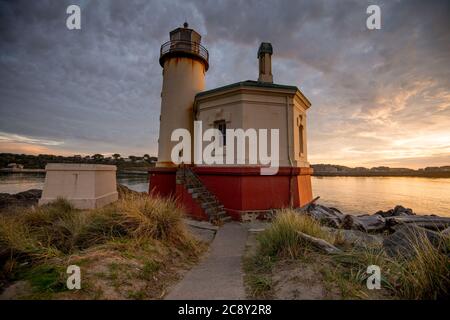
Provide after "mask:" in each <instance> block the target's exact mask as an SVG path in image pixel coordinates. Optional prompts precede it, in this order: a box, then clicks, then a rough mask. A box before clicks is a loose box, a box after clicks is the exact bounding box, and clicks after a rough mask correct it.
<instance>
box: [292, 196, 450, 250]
mask: <svg viewBox="0 0 450 320" xmlns="http://www.w3.org/2000/svg"><path fill="white" fill-rule="evenodd" d="M315 200H317V199H315ZM296 211H297V212H298V213H300V214H307V215H309V216H310V217H312V218H314V219H315V220H318V221H320V223H321V224H322V225H324V228H326V229H327V230H328V231H330V232H332V233H339V234H340V235H341V236H342V237H343V238H344V240H345V241H347V242H349V243H352V244H353V245H354V246H356V247H366V246H370V245H380V246H383V247H384V250H385V251H386V253H387V254H389V255H391V256H395V255H398V254H401V255H404V256H406V255H409V254H412V251H413V250H412V249H413V248H412V243H411V239H413V238H414V237H416V236H418V235H419V236H424V237H426V238H428V240H429V241H430V243H432V244H433V245H435V246H436V247H438V246H440V249H442V250H446V254H447V255H449V257H450V252H447V251H449V250H450V249H449V248H448V246H441V244H442V243H443V242H445V241H447V240H446V239H448V238H449V236H450V218H447V217H440V216H437V215H416V214H415V213H414V212H413V210H412V209H409V208H404V207H403V206H400V205H397V206H396V207H395V208H393V209H390V210H388V211H378V212H375V213H374V214H371V215H369V214H364V215H358V216H354V215H348V214H344V213H342V212H341V211H339V210H338V209H336V208H332V207H326V206H323V205H319V204H315V203H314V201H313V202H311V203H310V204H308V205H306V206H304V207H302V208H299V209H297V210H296ZM307 240H308V241H309V242H311V241H313V240H314V239H307ZM316 245H317V246H322V245H323V250H327V251H330V250H333V248H330V247H329V246H328V244H323V243H321V242H320V241H319V242H317V243H316Z"/></svg>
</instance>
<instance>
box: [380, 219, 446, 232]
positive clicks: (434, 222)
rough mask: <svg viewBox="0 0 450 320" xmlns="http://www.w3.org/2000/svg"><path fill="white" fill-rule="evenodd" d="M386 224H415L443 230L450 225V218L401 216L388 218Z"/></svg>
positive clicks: (392, 225) (391, 225)
mask: <svg viewBox="0 0 450 320" xmlns="http://www.w3.org/2000/svg"><path fill="white" fill-rule="evenodd" d="M386 224H387V225H388V226H389V227H390V228H392V227H394V226H396V225H403V224H414V225H417V226H420V227H423V228H426V229H433V230H443V229H445V228H447V227H448V226H450V218H445V217H437V216H399V217H390V218H386Z"/></svg>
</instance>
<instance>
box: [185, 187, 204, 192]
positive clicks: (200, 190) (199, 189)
mask: <svg viewBox="0 0 450 320" xmlns="http://www.w3.org/2000/svg"><path fill="white" fill-rule="evenodd" d="M187 191H188V192H189V193H200V192H205V191H206V190H205V188H204V187H196V188H188V189H187Z"/></svg>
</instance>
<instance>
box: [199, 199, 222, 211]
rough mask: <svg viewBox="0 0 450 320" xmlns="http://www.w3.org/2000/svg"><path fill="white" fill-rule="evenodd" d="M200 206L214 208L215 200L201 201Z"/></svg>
mask: <svg viewBox="0 0 450 320" xmlns="http://www.w3.org/2000/svg"><path fill="white" fill-rule="evenodd" d="M200 206H201V207H202V208H203V209H206V208H210V209H212V208H214V209H216V208H217V207H218V206H217V201H211V202H203V203H201V204H200Z"/></svg>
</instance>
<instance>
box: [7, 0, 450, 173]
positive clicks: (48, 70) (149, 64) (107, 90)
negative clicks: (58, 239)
mask: <svg viewBox="0 0 450 320" xmlns="http://www.w3.org/2000/svg"><path fill="white" fill-rule="evenodd" d="M378 3H379V5H380V7H381V10H382V29H381V30H377V31H369V30H367V29H366V27H365V20H366V18H367V14H366V8H367V6H368V5H369V4H372V1H366V0H364V1H356V0H347V1H339V3H337V2H333V1H326V0H316V1H256V0H245V1H244V0H241V1H197V0H189V1H181V0H179V1H177V0H173V1H144V0H136V1H119V0H109V1H82V0H80V1H56V0H42V1H39V2H30V1H2V2H0V79H1V81H0V131H1V132H3V134H4V135H8V137H9V139H11V137H12V136H14V135H16V136H20V137H26V138H27V139H30V140H31V141H35V143H29V142H26V141H19V140H20V139H19V140H17V141H14V142H11V141H9V142H8V150H13V149H12V146H13V145H16V146H19V145H20V146H22V147H20V148H21V149H20V150H23V148H24V146H31V145H33V146H41V147H43V148H44V147H45V148H46V150H47V151H48V152H54V153H60V152H69V153H70V152H73V153H82V154H84V153H97V152H101V153H114V152H119V153H121V154H126V153H130V154H132V153H135V154H144V153H149V154H156V151H157V139H158V132H159V120H158V119H159V112H160V110H159V109H160V90H161V81H162V77H161V67H160V66H159V63H158V55H159V47H160V45H161V44H162V43H163V42H165V41H167V40H168V32H169V31H170V30H172V29H173V28H175V27H177V26H179V25H181V23H182V22H184V21H185V19H186V20H187V21H188V22H189V23H190V25H191V26H192V27H193V28H195V29H197V30H198V31H199V32H200V33H201V34H202V35H203V44H204V45H205V46H206V47H207V48H208V49H209V52H210V70H209V71H208V73H207V77H206V81H207V88H208V89H211V88H214V87H217V86H221V85H226V84H229V83H232V82H236V81H241V80H246V79H256V78H257V60H256V51H257V48H258V45H259V42H261V41H270V42H272V44H273V47H274V56H273V64H274V65H273V73H274V79H275V81H276V82H277V83H282V84H291V85H297V86H298V87H299V88H300V89H301V90H302V91H303V93H304V94H305V95H306V96H307V97H308V98H309V99H310V100H311V101H312V104H313V105H312V107H311V109H309V114H308V139H309V140H308V150H309V157H310V161H311V162H315V163H317V162H333V161H335V162H338V163H342V164H350V165H359V164H361V163H367V162H371V161H372V162H373V161H379V162H381V161H384V162H383V163H385V162H386V161H389V159H397V160H395V161H400V162H401V161H402V160H401V159H408V160H407V161H406V160H405V164H408V165H409V166H410V165H422V164H424V165H426V162H425V161H429V159H430V157H431V158H432V157H433V155H434V154H436V159H438V158H439V159H441V160H440V161H442V163H443V164H445V162H447V163H448V162H450V161H448V160H447V161H446V160H445V157H444V158H442V156H441V155H439V156H438V155H437V154H440V153H439V151H441V153H442V152H444V151H446V150H448V149H447V144H446V143H441V142H440V141H441V140H442V139H441V138H442V137H448V136H450V129H449V128H450V120H449V119H450V108H449V106H450V93H449V88H450V69H449V68H448V66H449V65H450V55H449V54H448V52H450V41H448V38H449V30H450V16H449V15H450V14H449V12H450V10H449V6H450V4H449V3H448V1H438V0H435V1H426V2H425V1H415V0H409V1H402V0H399V1H378ZM69 4H79V5H80V6H81V9H82V30H81V31H69V30H67V29H66V27H65V19H66V16H67V15H66V13H65V9H66V7H67V6H68V5H69ZM46 141H47V142H49V141H50V142H51V141H56V142H58V143H60V144H55V145H51V144H50V145H49V144H45V143H46ZM395 141H397V142H395ZM402 141H410V142H409V143H410V144H412V145H413V146H414V147H413V148H412V147H407V146H406V145H404V144H402ZM1 142H2V144H0V151H4V150H6V146H5V143H4V142H5V141H4V140H3V141H1ZM439 148H441V149H439ZM17 150H19V149H17ZM421 153H422V156H420V154H421ZM412 157H413V158H414V159H416V160H417V161H418V162H417V163H416V164H412V162H411V159H412ZM442 159H444V160H442ZM392 161H394V160H392ZM387 164H388V163H387Z"/></svg>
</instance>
